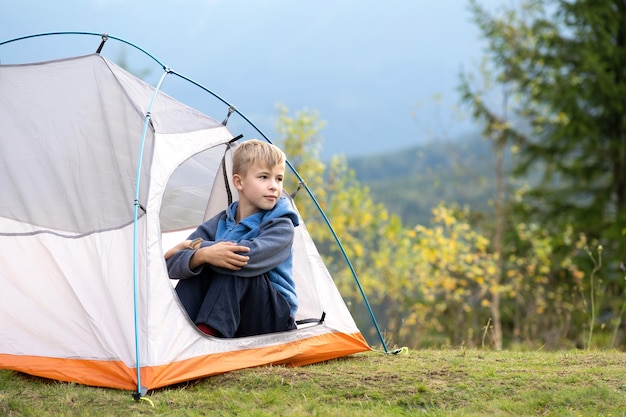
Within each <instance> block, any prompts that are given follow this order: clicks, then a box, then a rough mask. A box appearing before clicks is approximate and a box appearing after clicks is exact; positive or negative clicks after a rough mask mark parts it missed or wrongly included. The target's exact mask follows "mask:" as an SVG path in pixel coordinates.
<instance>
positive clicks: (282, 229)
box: [211, 217, 295, 277]
mask: <svg viewBox="0 0 626 417" xmlns="http://www.w3.org/2000/svg"><path fill="white" fill-rule="evenodd" d="M294 234H295V231H294V225H293V222H292V221H291V219H289V218H288V217H279V218H275V219H272V220H268V221H267V222H264V223H263V224H261V225H260V230H259V234H258V235H257V236H256V237H255V238H252V239H249V240H241V241H239V242H237V244H238V245H239V246H245V247H247V248H249V249H250V251H249V252H248V253H242V254H243V255H246V256H247V258H248V260H247V263H246V265H245V266H243V267H242V268H241V269H240V270H237V271H233V270H229V269H224V268H219V267H215V266H212V267H211V268H213V269H214V270H215V271H218V272H220V273H223V274H230V275H237V276H240V277H256V276H259V275H262V274H264V273H266V272H268V271H270V270H271V269H274V268H276V267H277V266H278V265H280V264H281V263H283V262H284V261H285V260H286V259H287V258H289V255H290V254H291V247H292V244H293V238H294Z"/></svg>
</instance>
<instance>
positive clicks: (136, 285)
mask: <svg viewBox="0 0 626 417" xmlns="http://www.w3.org/2000/svg"><path fill="white" fill-rule="evenodd" d="M168 73H169V70H168V69H167V68H164V72H163V75H162V76H161V79H160V80H159V82H158V84H157V87H156V88H155V90H154V94H153V95H152V99H151V100H150V105H149V106H148V110H147V112H146V117H145V120H144V124H143V133H142V134H141V144H140V149H139V157H138V160H137V176H136V180H135V202H134V205H135V209H134V219H133V297H134V320H135V358H136V362H137V392H136V393H135V395H134V397H135V400H139V399H141V397H142V396H143V395H145V394H146V392H145V391H146V390H145V389H144V388H143V387H142V386H141V349H140V347H141V343H140V342H141V341H140V337H139V307H138V305H139V299H138V297H139V282H138V281H139V280H138V273H137V244H138V242H139V235H138V232H137V222H138V220H139V209H140V208H141V209H142V210H143V207H142V206H141V203H140V201H139V197H140V196H139V191H140V185H141V167H142V165H143V151H144V148H145V143H146V136H147V133H148V126H150V117H151V111H152V106H153V105H154V101H155V99H156V97H157V94H158V93H159V91H160V89H161V84H163V80H165V77H166V76H167V74H168Z"/></svg>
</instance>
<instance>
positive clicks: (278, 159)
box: [233, 139, 286, 176]
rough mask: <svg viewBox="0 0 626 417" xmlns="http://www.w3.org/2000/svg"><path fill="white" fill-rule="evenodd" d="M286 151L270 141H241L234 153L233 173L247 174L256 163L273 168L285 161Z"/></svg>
mask: <svg viewBox="0 0 626 417" xmlns="http://www.w3.org/2000/svg"><path fill="white" fill-rule="evenodd" d="M285 159H286V157H285V153H284V152H283V151H281V150H280V149H279V148H278V147H276V146H274V145H272V144H271V143H269V142H263V141H260V140H258V139H250V140H247V141H245V142H243V143H241V144H240V145H239V146H238V147H237V148H236V149H235V152H234V153H233V174H238V175H244V176H245V175H246V174H247V172H248V169H250V167H251V166H252V165H254V164H259V165H260V166H262V167H264V168H273V167H275V166H276V165H282V164H284V163H285Z"/></svg>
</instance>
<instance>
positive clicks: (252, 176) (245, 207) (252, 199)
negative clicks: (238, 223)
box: [233, 163, 285, 219]
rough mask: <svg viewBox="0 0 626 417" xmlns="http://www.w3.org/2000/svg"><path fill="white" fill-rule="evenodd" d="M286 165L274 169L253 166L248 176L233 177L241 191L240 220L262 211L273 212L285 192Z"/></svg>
mask: <svg viewBox="0 0 626 417" xmlns="http://www.w3.org/2000/svg"><path fill="white" fill-rule="evenodd" d="M284 176H285V164H280V165H276V166H274V167H267V166H261V165H259V164H256V163H255V164H253V165H252V166H251V167H250V168H249V169H248V172H247V173H246V175H243V176H242V175H239V174H235V175H233V182H234V184H235V187H236V188H237V191H239V213H238V214H239V216H238V217H239V219H242V218H244V217H248V216H250V215H251V214H254V213H257V212H259V211H261V210H271V209H273V208H274V206H275V205H276V202H277V201H278V198H279V197H280V195H281V193H282V191H283V177H284Z"/></svg>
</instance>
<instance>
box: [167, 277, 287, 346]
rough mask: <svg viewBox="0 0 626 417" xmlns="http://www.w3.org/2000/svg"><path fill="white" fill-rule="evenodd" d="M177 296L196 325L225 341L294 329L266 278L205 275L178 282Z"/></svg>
mask: <svg viewBox="0 0 626 417" xmlns="http://www.w3.org/2000/svg"><path fill="white" fill-rule="evenodd" d="M206 269H207V270H208V268H206ZM176 293H177V294H178V297H179V298H180V301H181V302H182V304H183V306H184V307H185V310H187V314H189V317H190V318H191V320H192V321H193V322H194V323H195V324H200V323H204V324H207V325H209V326H211V327H212V328H214V329H215V330H217V331H218V332H220V333H221V335H222V336H224V337H243V336H252V335H257V334H264V333H274V332H282V331H286V330H292V329H295V328H296V325H295V323H294V320H293V318H292V317H291V316H290V310H289V303H288V302H287V300H285V298H284V297H283V296H282V295H280V294H279V293H278V292H277V291H276V289H275V288H274V286H272V284H271V283H270V280H269V277H268V276H267V274H263V275H261V276H258V277H253V278H242V277H238V276H234V275H225V274H220V273H217V272H213V271H207V273H203V274H200V275H198V276H195V277H193V278H189V279H185V280H180V281H179V282H178V285H177V286H176Z"/></svg>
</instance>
